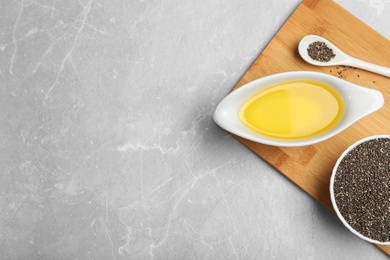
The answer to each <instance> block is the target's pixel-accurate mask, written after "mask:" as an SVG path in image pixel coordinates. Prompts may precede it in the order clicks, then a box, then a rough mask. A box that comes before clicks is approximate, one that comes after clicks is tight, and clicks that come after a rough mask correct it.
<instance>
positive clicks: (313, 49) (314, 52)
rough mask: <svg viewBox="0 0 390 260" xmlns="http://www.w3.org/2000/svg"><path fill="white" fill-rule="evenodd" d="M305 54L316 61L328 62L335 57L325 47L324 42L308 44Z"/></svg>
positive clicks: (330, 50) (329, 49) (331, 51)
mask: <svg viewBox="0 0 390 260" xmlns="http://www.w3.org/2000/svg"><path fill="white" fill-rule="evenodd" d="M307 54H308V55H309V56H310V58H312V59H313V60H316V61H321V62H328V61H330V60H331V59H332V58H334V57H336V54H334V53H333V50H332V49H331V48H329V47H328V46H326V44H325V42H320V41H315V42H312V43H310V44H309V46H308V48H307Z"/></svg>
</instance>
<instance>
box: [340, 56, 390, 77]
mask: <svg viewBox="0 0 390 260" xmlns="http://www.w3.org/2000/svg"><path fill="white" fill-rule="evenodd" d="M348 58H349V62H347V64H346V65H348V66H352V67H356V68H360V69H364V70H368V71H371V72H374V73H377V74H380V75H383V76H386V77H390V68H387V67H383V66H379V65H376V64H372V63H369V62H366V61H362V60H359V59H356V58H354V57H348Z"/></svg>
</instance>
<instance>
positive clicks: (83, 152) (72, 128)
mask: <svg viewBox="0 0 390 260" xmlns="http://www.w3.org/2000/svg"><path fill="white" fill-rule="evenodd" d="M337 2H338V3H339V4H341V5H342V6H344V7H345V8H346V9H347V10H349V11H350V12H352V13H353V14H355V15H357V16H358V17H359V18H360V19H362V20H363V21H364V22H366V23H368V24H369V25H371V26H372V27H373V28H374V29H376V30H377V31H379V32H380V33H381V34H383V35H384V36H385V37H387V38H390V30H389V28H390V20H389V19H388V13H389V11H390V2H389V1H385V0H382V1H378V0H376V1H374V0H371V1H356V0H340V1H337ZM298 4H299V1H297V0H283V1H267V0H262V1H258V0H247V1H238V0H234V1H220V0H216V1H189V0H183V1H178V0H144V1H136V0H127V1H126V0H110V1H109V0H92V1H85V0H77V1H76V0H66V1H65V0H63V1H49V0H35V1H34V0H2V1H1V2H0V91H1V95H0V107H1V114H0V141H1V156H0V208H1V215H0V258H1V259H153V258H154V259H386V258H387V257H386V256H385V255H384V254H383V253H382V252H380V251H379V250H378V249H377V248H375V247H374V246H372V245H370V244H368V243H366V242H364V241H361V240H359V239H358V238H356V237H355V236H354V235H352V234H350V233H349V232H348V231H347V230H346V229H345V228H344V227H343V226H342V225H341V224H340V222H339V221H338V220H337V219H336V217H335V216H333V215H332V214H331V213H329V212H328V211H327V210H326V209H324V208H323V207H322V206H321V205H319V204H318V203H317V202H315V201H314V200H313V199H311V198H310V197H309V196H308V195H307V194H305V193H304V192H302V191H301V190H300V189H299V188H297V187H296V186H295V185H294V184H292V183H291V182H290V181H288V180H287V179H286V178H285V177H283V176H282V175H281V174H280V173H278V172H276V171H275V170H273V169H272V168H271V167H270V166H268V165H267V164H266V163H265V162H263V161H262V160H261V159H259V158H258V157H257V156H255V155H254V154H252V153H251V152H250V151H249V150H248V149H247V148H245V147H244V146H243V145H242V144H241V143H239V142H238V141H236V140H235V139H233V138H232V137H231V136H230V135H229V134H228V133H226V132H224V131H223V130H221V129H220V128H218V127H217V126H216V125H215V124H214V123H213V121H212V113H213V111H214V109H215V107H216V105H217V104H218V102H219V101H220V100H222V98H223V97H224V96H225V95H226V94H227V93H229V92H230V91H231V89H232V87H233V86H234V85H235V83H236V82H237V81H238V80H239V78H240V77H241V76H242V75H243V73H244V72H245V71H246V70H247V68H248V67H249V66H250V65H251V63H252V62H253V61H254V59H255V58H256V57H257V56H258V55H259V53H260V52H261V51H262V50H263V48H264V47H265V46H266V45H267V43H268V42H269V41H270V40H271V39H272V37H273V35H274V34H275V33H276V32H277V31H278V29H279V28H280V26H281V25H282V24H283V23H284V22H285V20H286V19H287V18H288V16H289V15H290V14H291V13H292V12H293V10H294V9H295V8H296V6H297V5H298Z"/></svg>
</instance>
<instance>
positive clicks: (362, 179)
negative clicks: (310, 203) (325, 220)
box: [334, 138, 390, 242]
mask: <svg viewBox="0 0 390 260" xmlns="http://www.w3.org/2000/svg"><path fill="white" fill-rule="evenodd" d="M334 195H335V201H336V204H337V207H338V209H339V211H340V213H341V215H342V216H343V217H344V219H345V221H346V222H347V223H348V224H349V225H350V226H351V227H352V228H354V229H355V230H356V231H358V232H359V233H361V234H362V235H364V236H366V237H368V238H371V239H374V240H377V241H380V242H388V241H390V138H378V139H372V140H368V141H366V142H364V143H361V144H360V145H358V146H356V147H355V148H353V149H352V150H350V151H349V152H348V153H347V154H346V155H345V157H344V158H343V159H342V161H341V162H340V164H339V166H338V168H337V170H336V175H335V179H334Z"/></svg>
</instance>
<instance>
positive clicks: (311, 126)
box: [239, 80, 344, 139]
mask: <svg viewBox="0 0 390 260" xmlns="http://www.w3.org/2000/svg"><path fill="white" fill-rule="evenodd" d="M343 114H344V103H343V100H342V97H341V96H340V94H339V93H338V92H337V91H336V90H335V89H334V88H333V87H331V86H329V85H327V84H325V83H323V82H317V81H310V80H300V81H288V82H284V83H280V84H278V85H274V86H270V87H268V88H266V89H264V90H262V91H260V92H258V93H256V94H254V95H253V96H252V97H250V98H249V99H248V100H247V101H245V102H244V104H243V105H242V106H241V108H240V110H239V118H240V120H241V121H242V122H243V124H244V125H245V126H247V127H248V128H250V129H251V130H253V131H254V132H256V133H258V134H261V135H265V136H268V137H272V138H277V139H302V138H309V137H314V136H317V135H319V134H322V133H324V132H326V131H328V130H330V129H331V128H333V127H334V126H335V125H336V124H337V123H338V122H339V121H340V119H341V118H342V116H343Z"/></svg>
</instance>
